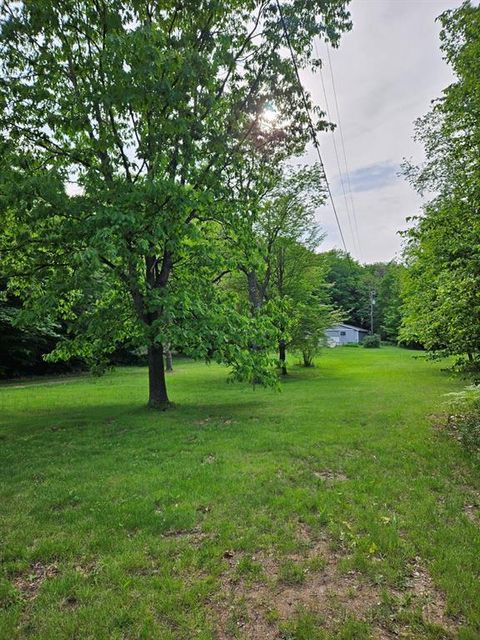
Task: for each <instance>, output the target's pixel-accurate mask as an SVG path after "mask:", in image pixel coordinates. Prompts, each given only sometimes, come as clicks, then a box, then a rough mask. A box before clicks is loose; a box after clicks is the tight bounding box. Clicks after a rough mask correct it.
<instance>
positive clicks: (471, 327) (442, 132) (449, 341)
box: [402, 2, 480, 368]
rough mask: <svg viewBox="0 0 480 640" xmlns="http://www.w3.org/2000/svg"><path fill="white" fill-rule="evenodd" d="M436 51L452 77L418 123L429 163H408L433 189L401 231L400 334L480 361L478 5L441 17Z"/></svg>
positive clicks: (426, 188) (415, 177) (418, 183)
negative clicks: (409, 225)
mask: <svg viewBox="0 0 480 640" xmlns="http://www.w3.org/2000/svg"><path fill="white" fill-rule="evenodd" d="M440 22H441V24H442V30H441V36H440V37H441V49H442V52H443V55H444V58H445V60H446V61H447V62H448V63H449V64H450V65H451V67H452V70H453V72H454V74H455V80H454V82H452V84H450V85H449V86H448V87H447V88H446V89H445V90H444V92H443V95H442V97H441V98H440V99H438V100H437V101H436V102H435V103H434V105H433V107H432V109H431V110H430V112H429V113H428V114H427V115H426V116H425V117H424V118H421V119H420V120H419V121H418V122H417V123H416V135H417V139H418V140H420V141H421V142H422V143H423V144H424V147H425V153H426V162H425V163H424V164H423V165H421V166H417V167H415V166H411V165H408V164H407V165H406V166H405V172H406V174H407V177H408V178H409V179H410V180H411V181H412V183H413V185H414V186H415V188H416V189H417V190H418V191H419V192H420V193H421V194H430V195H431V194H432V193H433V194H435V195H434V197H432V198H431V199H430V201H429V202H428V203H427V204H426V206H425V207H424V209H423V212H422V215H420V216H418V217H416V218H414V225H413V227H412V228H411V229H410V230H409V231H408V232H406V234H405V236H406V238H407V247H406V253H405V255H406V261H407V266H408V271H407V277H406V278H405V288H404V298H405V304H404V308H405V318H404V322H403V328H402V336H403V338H404V339H405V340H415V341H418V342H420V343H421V344H423V345H424V346H425V347H426V348H427V349H428V350H429V351H431V352H432V354H434V355H439V356H442V355H455V356H457V358H458V360H459V361H460V362H462V363H463V362H465V361H468V363H469V366H473V367H475V368H478V366H479V365H480V362H479V354H480V324H479V322H478V318H479V317H480V301H479V297H478V291H479V289H480V271H479V269H478V265H479V264H480V221H479V220H480V218H479V215H478V214H479V211H480V8H479V7H478V6H474V5H472V4H471V3H470V2H465V3H464V4H463V5H462V6H461V7H459V8H458V9H455V10H453V11H447V12H445V13H444V14H442V16H440Z"/></svg>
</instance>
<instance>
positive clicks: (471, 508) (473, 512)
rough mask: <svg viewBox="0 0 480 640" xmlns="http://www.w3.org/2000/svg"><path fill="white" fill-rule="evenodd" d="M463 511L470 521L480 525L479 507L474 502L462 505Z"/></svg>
mask: <svg viewBox="0 0 480 640" xmlns="http://www.w3.org/2000/svg"><path fill="white" fill-rule="evenodd" d="M463 513H464V514H465V515H466V516H467V518H468V519H469V520H470V522H473V524H476V525H477V526H480V509H479V508H478V506H477V505H475V504H466V505H465V506H464V507H463Z"/></svg>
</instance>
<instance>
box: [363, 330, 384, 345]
mask: <svg viewBox="0 0 480 640" xmlns="http://www.w3.org/2000/svg"><path fill="white" fill-rule="evenodd" d="M380 345H381V342H380V336H379V335H378V333H374V334H373V335H371V336H365V338H364V339H363V340H362V346H363V347H365V349H379V348H380Z"/></svg>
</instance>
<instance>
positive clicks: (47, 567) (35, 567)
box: [13, 562, 59, 600]
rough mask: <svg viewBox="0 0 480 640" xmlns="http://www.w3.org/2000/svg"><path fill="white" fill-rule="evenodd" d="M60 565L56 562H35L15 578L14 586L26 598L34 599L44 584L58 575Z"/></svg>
mask: <svg viewBox="0 0 480 640" xmlns="http://www.w3.org/2000/svg"><path fill="white" fill-rule="evenodd" d="M58 573H59V571H58V566H57V565H56V564H55V563H54V564H43V563H42V562H34V563H33V564H31V565H30V567H29V568H28V569H27V571H24V572H22V573H19V574H18V575H17V576H16V577H15V579H14V580H13V586H14V587H15V588H16V589H17V590H18V591H19V592H20V593H21V595H22V597H23V598H25V599H26V600H33V599H34V598H35V597H36V596H37V594H38V591H39V589H40V587H41V586H42V584H43V583H44V582H45V581H46V580H48V579H50V578H54V577H55V576H57V575H58Z"/></svg>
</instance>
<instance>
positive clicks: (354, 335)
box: [325, 325, 367, 344]
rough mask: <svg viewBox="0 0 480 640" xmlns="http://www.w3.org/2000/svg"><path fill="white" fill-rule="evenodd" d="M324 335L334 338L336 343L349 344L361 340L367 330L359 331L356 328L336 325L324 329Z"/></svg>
mask: <svg viewBox="0 0 480 640" xmlns="http://www.w3.org/2000/svg"><path fill="white" fill-rule="evenodd" d="M325 335H326V336H327V338H331V339H332V340H334V341H335V342H336V343H337V344H349V343H350V344H351V343H352V342H353V343H358V342H361V340H362V339H363V338H364V337H365V336H366V335H367V332H366V331H365V332H361V331H357V330H356V329H350V328H349V327H343V326H342V325H337V326H335V327H332V328H331V329H327V331H325Z"/></svg>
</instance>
